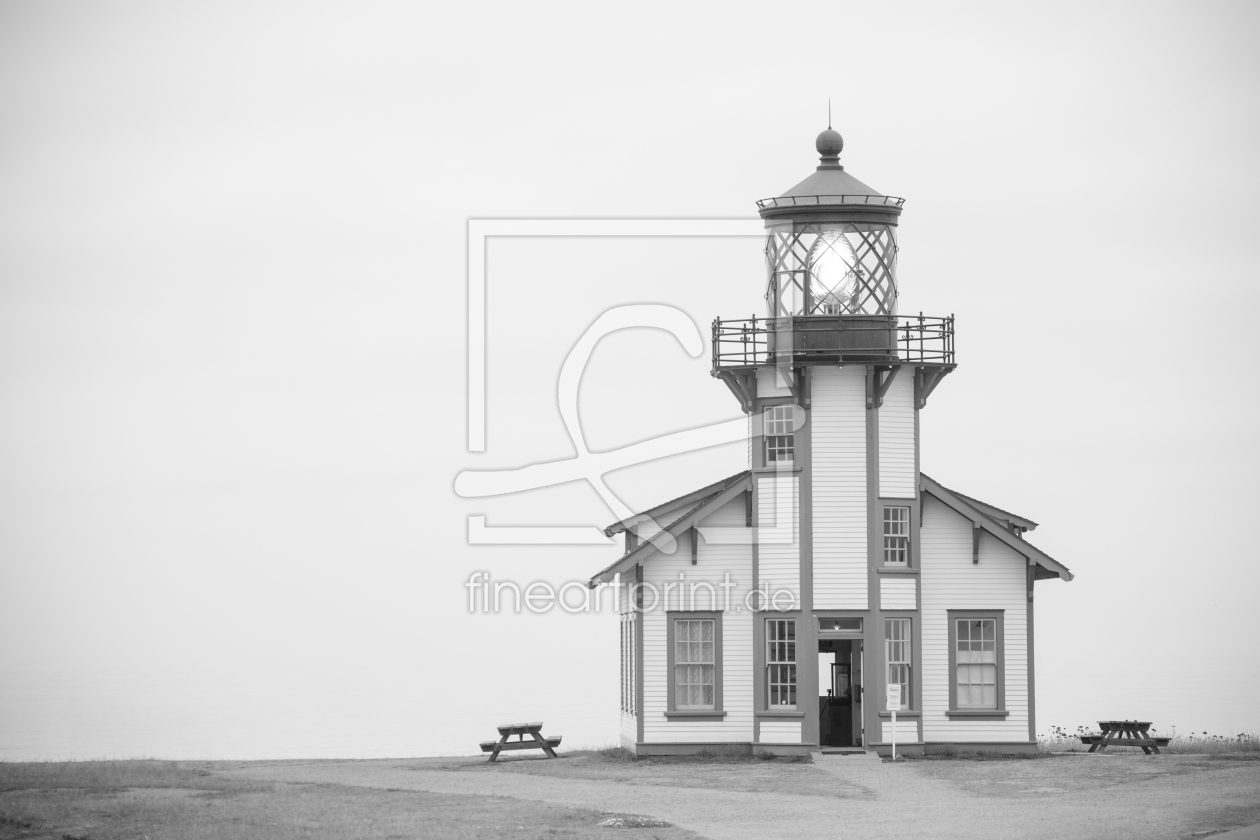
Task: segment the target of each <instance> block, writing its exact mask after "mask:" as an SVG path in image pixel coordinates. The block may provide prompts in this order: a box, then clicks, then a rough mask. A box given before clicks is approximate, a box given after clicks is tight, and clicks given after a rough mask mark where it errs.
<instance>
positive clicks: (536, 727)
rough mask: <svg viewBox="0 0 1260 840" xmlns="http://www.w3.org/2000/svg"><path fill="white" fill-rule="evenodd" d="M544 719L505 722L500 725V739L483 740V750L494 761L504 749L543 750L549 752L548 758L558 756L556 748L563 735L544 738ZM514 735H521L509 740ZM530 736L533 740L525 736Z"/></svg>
mask: <svg viewBox="0 0 1260 840" xmlns="http://www.w3.org/2000/svg"><path fill="white" fill-rule="evenodd" d="M542 727H543V725H542V721H535V722H533V723H505V724H503V725H502V726H500V727H499V740H497V741H482V742H481V751H482V752H488V753H490V760H491V761H494V760H495V759H496V758H498V757H499V753H500V752H502V751H503V750H542V751H544V752H545V753H547V757H548V758H555V757H556V750H555V748H556V747H558V746H560V739H561V738H562V737H563V736H562V735H556V736H554V737H551V738H544V737H543V734H542ZM513 735H517V736H519V738H518V740H515V741H509V740H508V738H511V737H512V736H513ZM526 735H528V736H530V739H531V740H528V741H526V740H525V736H526Z"/></svg>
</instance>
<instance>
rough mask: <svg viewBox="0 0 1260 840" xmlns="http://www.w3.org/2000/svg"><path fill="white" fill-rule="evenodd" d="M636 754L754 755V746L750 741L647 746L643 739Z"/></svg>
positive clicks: (695, 742)
mask: <svg viewBox="0 0 1260 840" xmlns="http://www.w3.org/2000/svg"><path fill="white" fill-rule="evenodd" d="M634 746H635V750H634V754H635V755H636V756H640V755H642V756H653V755H695V754H696V753H699V752H703V751H704V750H714V749H720V750H722V751H723V752H728V751H729V752H730V753H731V754H732V755H752V751H753V745H752V743H750V742H748V741H722V742H704V741H679V742H665V743H661V742H656V743H651V744H647V743H644V742H643V740H642V739H639V743H637V744H635V745H634Z"/></svg>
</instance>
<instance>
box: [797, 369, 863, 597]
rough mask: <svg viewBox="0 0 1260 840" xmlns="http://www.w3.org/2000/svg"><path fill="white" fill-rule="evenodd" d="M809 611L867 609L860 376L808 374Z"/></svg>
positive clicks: (846, 372)
mask: <svg viewBox="0 0 1260 840" xmlns="http://www.w3.org/2000/svg"><path fill="white" fill-rule="evenodd" d="M812 374H813V379H812V382H811V386H810V388H811V403H810V404H811V413H810V426H811V430H810V434H811V437H810V446H811V447H812V452H813V494H814V495H813V515H814V526H813V527H814V607H815V609H850V610H864V609H866V608H867V597H866V574H867V572H866V569H867V562H866V561H867V557H866V554H867V547H866V543H867V534H866V527H867V526H866V373H865V368H863V367H860V366H859V367H845V368H823V367H816V368H813V369H812Z"/></svg>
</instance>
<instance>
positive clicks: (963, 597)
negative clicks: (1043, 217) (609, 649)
mask: <svg viewBox="0 0 1260 840" xmlns="http://www.w3.org/2000/svg"><path fill="white" fill-rule="evenodd" d="M817 148H818V151H819V153H820V154H821V155H822V158H821V160H822V164H821V165H820V166H819V167H818V169H817V171H816V172H814V173H813V174H812V175H810V176H809V177H808V178H806V179H805V180H804V181H802V182H801V183H800V184H798V185H797V186H795V187H793V188H792V189H791V190H788V192H786V193H785V194H783V195H782V196H778V197H775V198H770V199H765V200H762V201H759V202H758V206H759V208H760V213H761V216H762V218H763V219H764V220H765V224H766V230H767V240H766V242H767V247H766V257H767V263H768V285H767V292H766V300H767V301H768V305H769V311H768V314H767V317H765V318H754V319H752V320H748V321H721V320H719V321H715V322H714V327H713V375H714V376H715V377H717V378H720V379H722V380H723V381H724V382H725V383H726V384H727V385H728V386H729V387H730V389H731V391H732V393H733V394H734V395H735V396H736V398H737V399H738V400H739V402H740V405H741V407H742V408H743V410H744V411H745V412H746V413H747V414H748V417H749V447H748V464H747V469H745V470H744V471H742V472H740V473H738V474H736V475H733V476H731V477H730V478H727V479H725V480H723V481H720V482H718V483H716V484H711V485H709V486H707V487H703V488H700V489H699V490H695V491H694V492H691V493H688V494H686V495H683V496H679V497H678V498H676V499H674V500H673V501H669V502H666V503H664V504H662V505H658V506H657V507H654V508H652V509H651V510H647V511H644V512H642V513H640V514H638V515H636V516H634V517H631V518H629V519H626V520H624V521H622V522H618V523H616V524H614V525H612V526H611V527H609V528H608V529H607V531H606V533H608V535H609V536H612V535H614V534H617V533H623V534H624V535H625V554H624V555H623V556H622V557H621V558H620V559H619V560H618V561H617V562H616V563H614V564H612V565H611V566H609V567H607V568H606V569H604V570H603V571H601V572H599V573H598V574H597V575H596V576H595V577H594V578H592V580H591V585H592V586H595V585H597V584H599V583H601V582H603V583H606V582H611V581H618V582H619V583H620V584H622V585H621V586H619V589H618V593H619V594H618V611H619V613H620V617H621V741H622V744H623V745H624V746H625V747H626V748H627V749H629V750H632V751H633V752H635V753H637V754H670V753H691V752H698V751H700V750H702V749H705V748H709V749H713V748H714V747H719V746H721V747H725V748H739V749H750V750H758V751H761V750H766V751H771V752H774V753H787V754H790V753H801V752H808V751H811V750H817V749H820V748H821V749H837V750H844V749H873V750H876V751H878V752H881V753H887V752H888V749H889V744H890V742H891V740H892V736H893V733H892V731H891V727H892V723H891V721H892V714H891V712H892V710H890V709H888V708H886V702H885V699H886V692H885V687H886V686H887V685H888V684H890V683H896V684H899V685H901V687H902V691H901V696H902V700H901V705H900V707H899V708H898V709H896V712H897V714H896V720H897V723H896V725H897V732H896V741H897V746H898V751H908V752H916V751H928V752H931V751H933V750H940V749H945V748H953V749H968V750H980V749H983V750H993V751H1000V752H1018V751H1024V750H1033V749H1035V748H1036V733H1035V704H1034V696H1035V692H1034V678H1033V644H1032V643H1033V590H1034V584H1035V583H1036V582H1037V581H1040V580H1046V579H1049V578H1059V579H1062V580H1071V579H1072V575H1071V572H1069V571H1068V569H1067V568H1066V567H1065V566H1063V565H1062V564H1061V563H1058V562H1057V561H1055V560H1053V559H1052V558H1050V557H1048V556H1047V555H1046V554H1045V553H1044V552H1042V551H1040V550H1038V549H1037V548H1036V547H1035V546H1033V545H1032V544H1030V543H1029V542H1028V541H1027V540H1026V539H1025V538H1024V535H1025V533H1026V532H1027V531H1031V530H1033V529H1034V528H1036V527H1037V524H1036V523H1035V522H1033V521H1032V520H1030V519H1027V518H1025V517H1023V516H1018V515H1016V514H1013V513H1009V512H1007V511H1005V510H1003V509H1001V508H999V507H996V506H994V505H992V504H989V503H987V502H982V501H979V500H978V499H973V498H971V497H968V496H965V495H963V494H962V493H960V492H957V491H955V490H951V489H949V488H948V487H946V486H944V485H942V484H940V483H938V482H937V481H935V480H933V479H932V478H929V477H928V476H926V475H924V474H923V473H922V472H920V469H919V424H920V420H921V417H922V416H923V413H924V409H925V408H926V406H927V402H928V397H929V396H930V395H931V393H932V391H933V389H934V388H935V387H936V386H937V385H938V384H939V383H940V381H941V380H942V379H943V378H944V377H945V376H946V375H947V374H948V373H949V372H950V371H952V370H953V369H954V366H955V360H954V350H953V330H954V323H953V317H952V316H950V317H924V316H911V317H904V316H898V315H897V296H898V288H897V277H896V258H897V244H896V230H897V223H898V220H899V217H900V214H901V209H902V204H903V200H902V199H899V198H894V197H891V196H884V195H881V194H880V193H878V192H876V191H875V190H873V189H871V188H870V187H868V186H866V185H865V184H863V183H862V182H860V181H858V180H857V179H856V178H854V177H852V176H851V175H849V174H848V173H847V172H846V171H845V170H844V168H843V167H842V166H841V165H840V163H839V154H840V151H841V150H842V148H843V141H842V139H841V138H840V135H839V134H838V133H836V132H835V131H832V130H831V129H830V128H829V129H828V130H827V131H824V132H823V133H822V134H820V135H819V137H818V141H817Z"/></svg>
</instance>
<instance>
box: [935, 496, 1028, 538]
mask: <svg viewBox="0 0 1260 840" xmlns="http://www.w3.org/2000/svg"><path fill="white" fill-rule="evenodd" d="M949 492H951V493H953V494H954V495H955V496H958V497H960V498H963V499H966V500H967V501H968V502H970V503H971V506H972V507H974V508H976V509H977V510H979V511H980V512H981V513H983V514H984V515H985V516H987V517H989V518H990V519H993V520H996V521H997V522H999V523H1001V524H1002V525H1003V526H1005V527H1006V528H1009V529H1010V530H1012V531H1017V532H1018V533H1019V534H1021V535H1022V534H1023V533H1024V532H1025V531H1035V530H1037V523H1036V522H1033V521H1032V520H1031V519H1029V518H1028V517H1026V516H1020V515H1019V514H1017V513H1011V512H1010V511H1009V510H1002V509H1001V508H1000V507H998V506H997V505H991V504H989V503H988V502H982V501H980V500H979V499H973V498H972V497H971V496H968V495H966V494H963V493H959V492H958V491H957V490H951V491H949Z"/></svg>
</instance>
